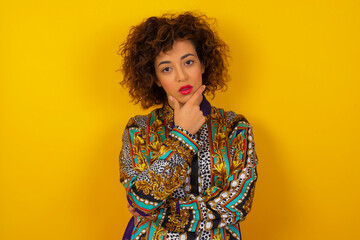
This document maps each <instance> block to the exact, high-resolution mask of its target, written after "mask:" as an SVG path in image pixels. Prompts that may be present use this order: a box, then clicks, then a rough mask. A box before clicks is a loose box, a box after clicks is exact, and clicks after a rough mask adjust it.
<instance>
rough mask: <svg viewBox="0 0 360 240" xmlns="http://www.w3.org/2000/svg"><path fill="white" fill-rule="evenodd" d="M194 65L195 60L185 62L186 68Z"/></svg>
mask: <svg viewBox="0 0 360 240" xmlns="http://www.w3.org/2000/svg"><path fill="white" fill-rule="evenodd" d="M193 63H194V61H193V60H187V61H186V62H185V65H186V66H189V65H192V64H193Z"/></svg>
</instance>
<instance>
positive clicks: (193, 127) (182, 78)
mask: <svg viewBox="0 0 360 240" xmlns="http://www.w3.org/2000/svg"><path fill="white" fill-rule="evenodd" d="M154 66H155V74H156V77H157V81H156V84H157V85H158V86H159V87H162V88H163V89H164V90H165V92H166V95H167V97H168V102H169V105H170V106H171V107H172V108H173V109H174V122H175V125H177V126H180V127H182V128H183V129H185V130H187V131H188V132H190V133H191V134H195V133H197V132H198V131H199V129H200V128H201V126H202V125H203V124H204V123H205V117H204V115H203V113H202V111H201V110H200V103H201V101H202V99H203V95H202V93H203V92H204V90H205V85H202V74H203V73H204V72H205V68H204V66H203V65H202V63H201V62H200V59H199V57H198V55H197V53H196V50H195V47H194V45H193V43H192V42H191V41H189V40H177V41H174V44H173V47H172V49H171V50H169V51H167V52H161V53H160V54H159V55H158V56H157V57H156V58H155V61H154ZM187 85H190V86H191V87H192V90H191V92H190V93H189V94H186V95H183V94H181V93H180V92H179V90H180V88H181V87H183V86H187ZM127 207H128V210H129V211H130V213H131V214H132V215H134V216H140V214H139V213H137V212H136V211H135V209H134V208H133V207H131V206H130V204H128V205H127ZM145 218H147V219H149V220H153V218H152V217H151V216H146V217H145Z"/></svg>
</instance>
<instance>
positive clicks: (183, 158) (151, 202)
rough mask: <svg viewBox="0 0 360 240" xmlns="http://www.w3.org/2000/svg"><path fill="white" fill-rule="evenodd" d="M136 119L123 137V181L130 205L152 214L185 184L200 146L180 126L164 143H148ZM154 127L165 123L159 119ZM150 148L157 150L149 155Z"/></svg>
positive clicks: (121, 169) (121, 170)
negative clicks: (189, 167) (190, 164)
mask: <svg viewBox="0 0 360 240" xmlns="http://www.w3.org/2000/svg"><path fill="white" fill-rule="evenodd" d="M136 120H139V118H132V119H130V121H129V122H128V124H127V126H126V129H125V131H124V134H123V139H122V140H123V146H122V150H121V153H120V181H121V183H122V184H123V185H124V187H125V190H126V193H127V198H128V200H129V202H130V204H131V205H132V206H133V207H134V208H135V209H136V210H137V211H139V210H140V213H141V212H142V213H145V214H149V213H151V212H154V210H155V209H157V208H158V207H159V206H161V205H162V204H163V203H164V202H165V200H166V199H167V198H168V197H169V196H170V195H171V194H172V193H173V191H175V190H176V189H177V188H178V187H179V186H181V185H182V183H183V182H184V179H185V175H186V171H187V169H188V164H189V163H190V162H191V160H192V158H193V155H194V154H196V153H197V152H198V151H199V145H198V143H197V140H196V139H195V136H193V135H192V134H190V133H188V132H187V131H185V130H183V129H182V128H180V127H177V126H176V127H174V129H173V130H172V131H171V132H170V133H169V136H168V137H167V138H166V139H165V140H164V142H161V140H160V139H157V140H156V141H155V142H151V144H148V143H147V137H148V136H147V134H146V131H145V130H146V129H144V128H141V127H140V126H139V124H138V123H137V122H136ZM142 120H144V119H142ZM154 124H161V121H160V120H159V121H156V120H155V122H154ZM150 149H151V150H154V149H156V150H157V151H154V154H149V151H150ZM150 156H151V157H150Z"/></svg>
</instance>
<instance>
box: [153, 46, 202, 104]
mask: <svg viewBox="0 0 360 240" xmlns="http://www.w3.org/2000/svg"><path fill="white" fill-rule="evenodd" d="M154 64H155V73H156V77H157V81H156V84H157V85H158V86H159V87H162V88H163V89H164V90H165V92H166V94H167V97H169V96H172V97H174V98H175V99H176V100H178V101H179V103H180V104H181V105H183V104H184V103H186V101H187V100H189V99H190V97H191V96H192V95H193V94H194V92H196V90H197V89H198V88H199V87H201V85H202V74H203V73H204V71H205V69H204V66H203V65H202V64H201V62H200V60H199V57H198V56H197V53H196V50H195V47H194V45H193V44H192V42H191V41H190V40H177V41H175V42H174V44H173V47H172V49H171V50H170V51H167V52H165V53H164V52H161V53H160V54H159V55H158V56H157V57H156V59H155V62H154Z"/></svg>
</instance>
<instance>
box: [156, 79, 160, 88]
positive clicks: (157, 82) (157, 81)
mask: <svg viewBox="0 0 360 240" xmlns="http://www.w3.org/2000/svg"><path fill="white" fill-rule="evenodd" d="M155 83H156V85H158V87H161V82H160V81H159V80H158V79H155Z"/></svg>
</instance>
